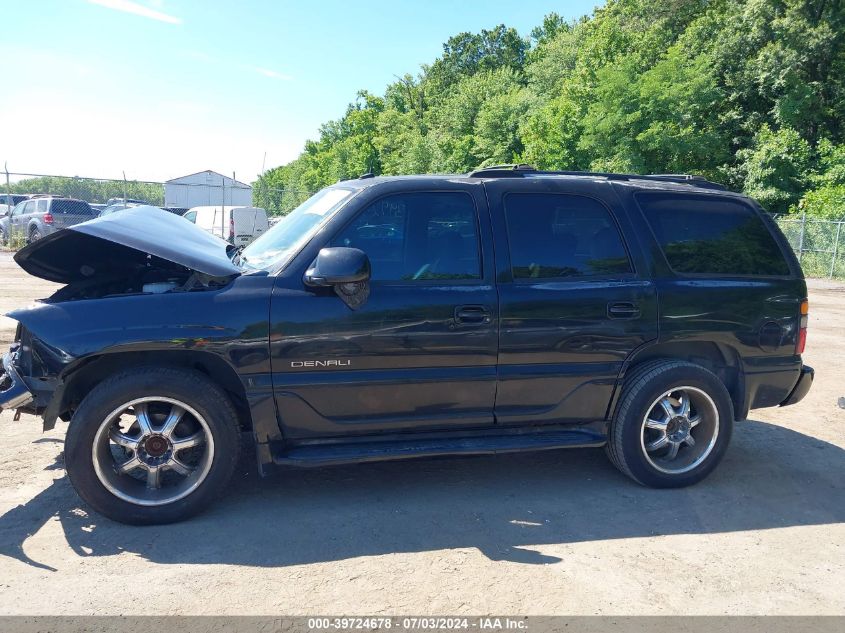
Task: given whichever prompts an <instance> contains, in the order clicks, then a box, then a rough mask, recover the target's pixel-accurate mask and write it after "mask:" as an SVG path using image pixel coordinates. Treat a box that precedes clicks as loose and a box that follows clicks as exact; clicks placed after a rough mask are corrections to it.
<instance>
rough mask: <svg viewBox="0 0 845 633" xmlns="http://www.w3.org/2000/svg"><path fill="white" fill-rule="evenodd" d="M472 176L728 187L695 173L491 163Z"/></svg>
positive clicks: (470, 175)
mask: <svg viewBox="0 0 845 633" xmlns="http://www.w3.org/2000/svg"><path fill="white" fill-rule="evenodd" d="M468 175H469V177H470V178H522V177H524V176H530V175H540V176H545V175H549V176H588V177H592V178H607V179H608V180H654V181H658V182H677V183H681V184H686V185H692V186H694V187H705V188H708V189H719V190H723V191H724V190H725V189H727V187H725V186H724V185H721V184H719V183H716V182H711V181H709V180H707V179H706V178H705V177H704V176H696V175H694V174H642V175H641V174H614V173H610V172H601V171H541V170H539V169H536V168H535V167H532V166H531V165H526V164H518V165H491V166H490V167H481V168H479V169H476V170H474V171H471V172H470V173H469V174H468Z"/></svg>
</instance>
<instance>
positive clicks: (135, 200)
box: [106, 198, 150, 207]
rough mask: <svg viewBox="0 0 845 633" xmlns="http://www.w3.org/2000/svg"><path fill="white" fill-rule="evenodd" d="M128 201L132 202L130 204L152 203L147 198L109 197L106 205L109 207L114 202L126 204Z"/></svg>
mask: <svg viewBox="0 0 845 633" xmlns="http://www.w3.org/2000/svg"><path fill="white" fill-rule="evenodd" d="M126 203H130V204H134V205H142V204H146V205H148V204H150V203H149V202H147V201H146V200H137V199H135V198H109V199H108V200H106V206H107V207H110V206H111V205H113V204H126Z"/></svg>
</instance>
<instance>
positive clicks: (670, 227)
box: [636, 193, 791, 276]
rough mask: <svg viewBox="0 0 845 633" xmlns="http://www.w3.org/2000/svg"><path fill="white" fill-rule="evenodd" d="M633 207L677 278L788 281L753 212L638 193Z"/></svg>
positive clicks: (719, 202)
mask: <svg viewBox="0 0 845 633" xmlns="http://www.w3.org/2000/svg"><path fill="white" fill-rule="evenodd" d="M636 200H637V203H638V204H639V206H640V208H641V209H642V211H643V215H644V216H645V219H646V221H647V222H648V224H649V226H650V227H651V230H652V232H653V233H654V236H655V238H657V242H658V243H659V244H660V248H661V249H662V250H663V254H664V255H665V256H666V261H667V262H668V263H669V266H671V267H672V270H674V271H675V272H677V273H682V274H710V275H757V276H786V275H789V274H790V272H791V271H790V269H789V264H788V263H787V261H786V259H785V257H784V255H783V252H782V251H781V249H780V247H779V246H778V244H777V242H776V241H775V239H774V237H773V236H772V234H771V232H770V231H769V229H768V228H767V227H766V225H765V224H764V223H763V221H762V219H761V218H760V216H759V215H758V214H757V212H756V211H755V210H754V209H752V208H751V207H750V206H748V205H746V204H745V203H743V202H740V201H738V200H734V199H732V198H726V197H719V196H711V195H694V194H676V193H671V194H667V193H640V194H637V195H636Z"/></svg>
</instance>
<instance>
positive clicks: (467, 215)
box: [331, 192, 481, 281]
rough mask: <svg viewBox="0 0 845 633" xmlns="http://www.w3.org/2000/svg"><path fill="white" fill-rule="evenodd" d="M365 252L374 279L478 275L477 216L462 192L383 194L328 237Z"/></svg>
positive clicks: (445, 277)
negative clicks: (335, 233) (332, 236)
mask: <svg viewBox="0 0 845 633" xmlns="http://www.w3.org/2000/svg"><path fill="white" fill-rule="evenodd" d="M331 245H332V246H347V247H352V248H358V249H361V250H362V251H364V252H365V253H366V254H367V256H368V257H369V259H370V264H371V265H372V279H373V280H374V281H426V280H470V279H481V257H480V248H479V238H478V220H477V218H476V212H475V204H474V203H473V200H472V198H471V197H470V196H469V195H468V194H466V193H463V192H414V193H403V194H395V195H392V196H387V197H385V198H382V199H381V200H378V201H377V202H374V203H373V204H371V205H370V206H369V207H367V208H366V209H365V210H364V211H363V212H362V213H361V214H360V215H359V216H358V217H357V218H355V220H353V221H352V223H351V224H349V225H347V226H346V227H345V228H344V229H343V230H342V231H341V232H340V234H339V235H337V236H336V237H335V239H334V240H333V241H332V244H331Z"/></svg>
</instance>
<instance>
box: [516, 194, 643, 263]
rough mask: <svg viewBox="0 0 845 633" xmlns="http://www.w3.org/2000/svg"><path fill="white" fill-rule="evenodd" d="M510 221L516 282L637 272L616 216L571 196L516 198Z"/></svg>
mask: <svg viewBox="0 0 845 633" xmlns="http://www.w3.org/2000/svg"><path fill="white" fill-rule="evenodd" d="M505 216H506V219H507V226H508V241H509V243H510V253H511V269H512V271H513V278H514V279H555V278H561V277H579V276H584V275H617V274H623V273H629V272H631V270H632V269H631V263H630V261H629V259H628V254H627V252H626V251H625V246H624V245H623V243H622V238H621V237H620V235H619V230H618V229H617V228H616V224H615V223H614V222H613V219H612V218H611V216H610V212H609V211H608V210H607V209H606V208H605V207H604V206H603V205H602V204H601V203H600V202H598V201H596V200H593V199H592V198H586V197H584V196H576V195H569V194H535V193H525V194H522V193H512V194H508V195H507V196H505Z"/></svg>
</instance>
